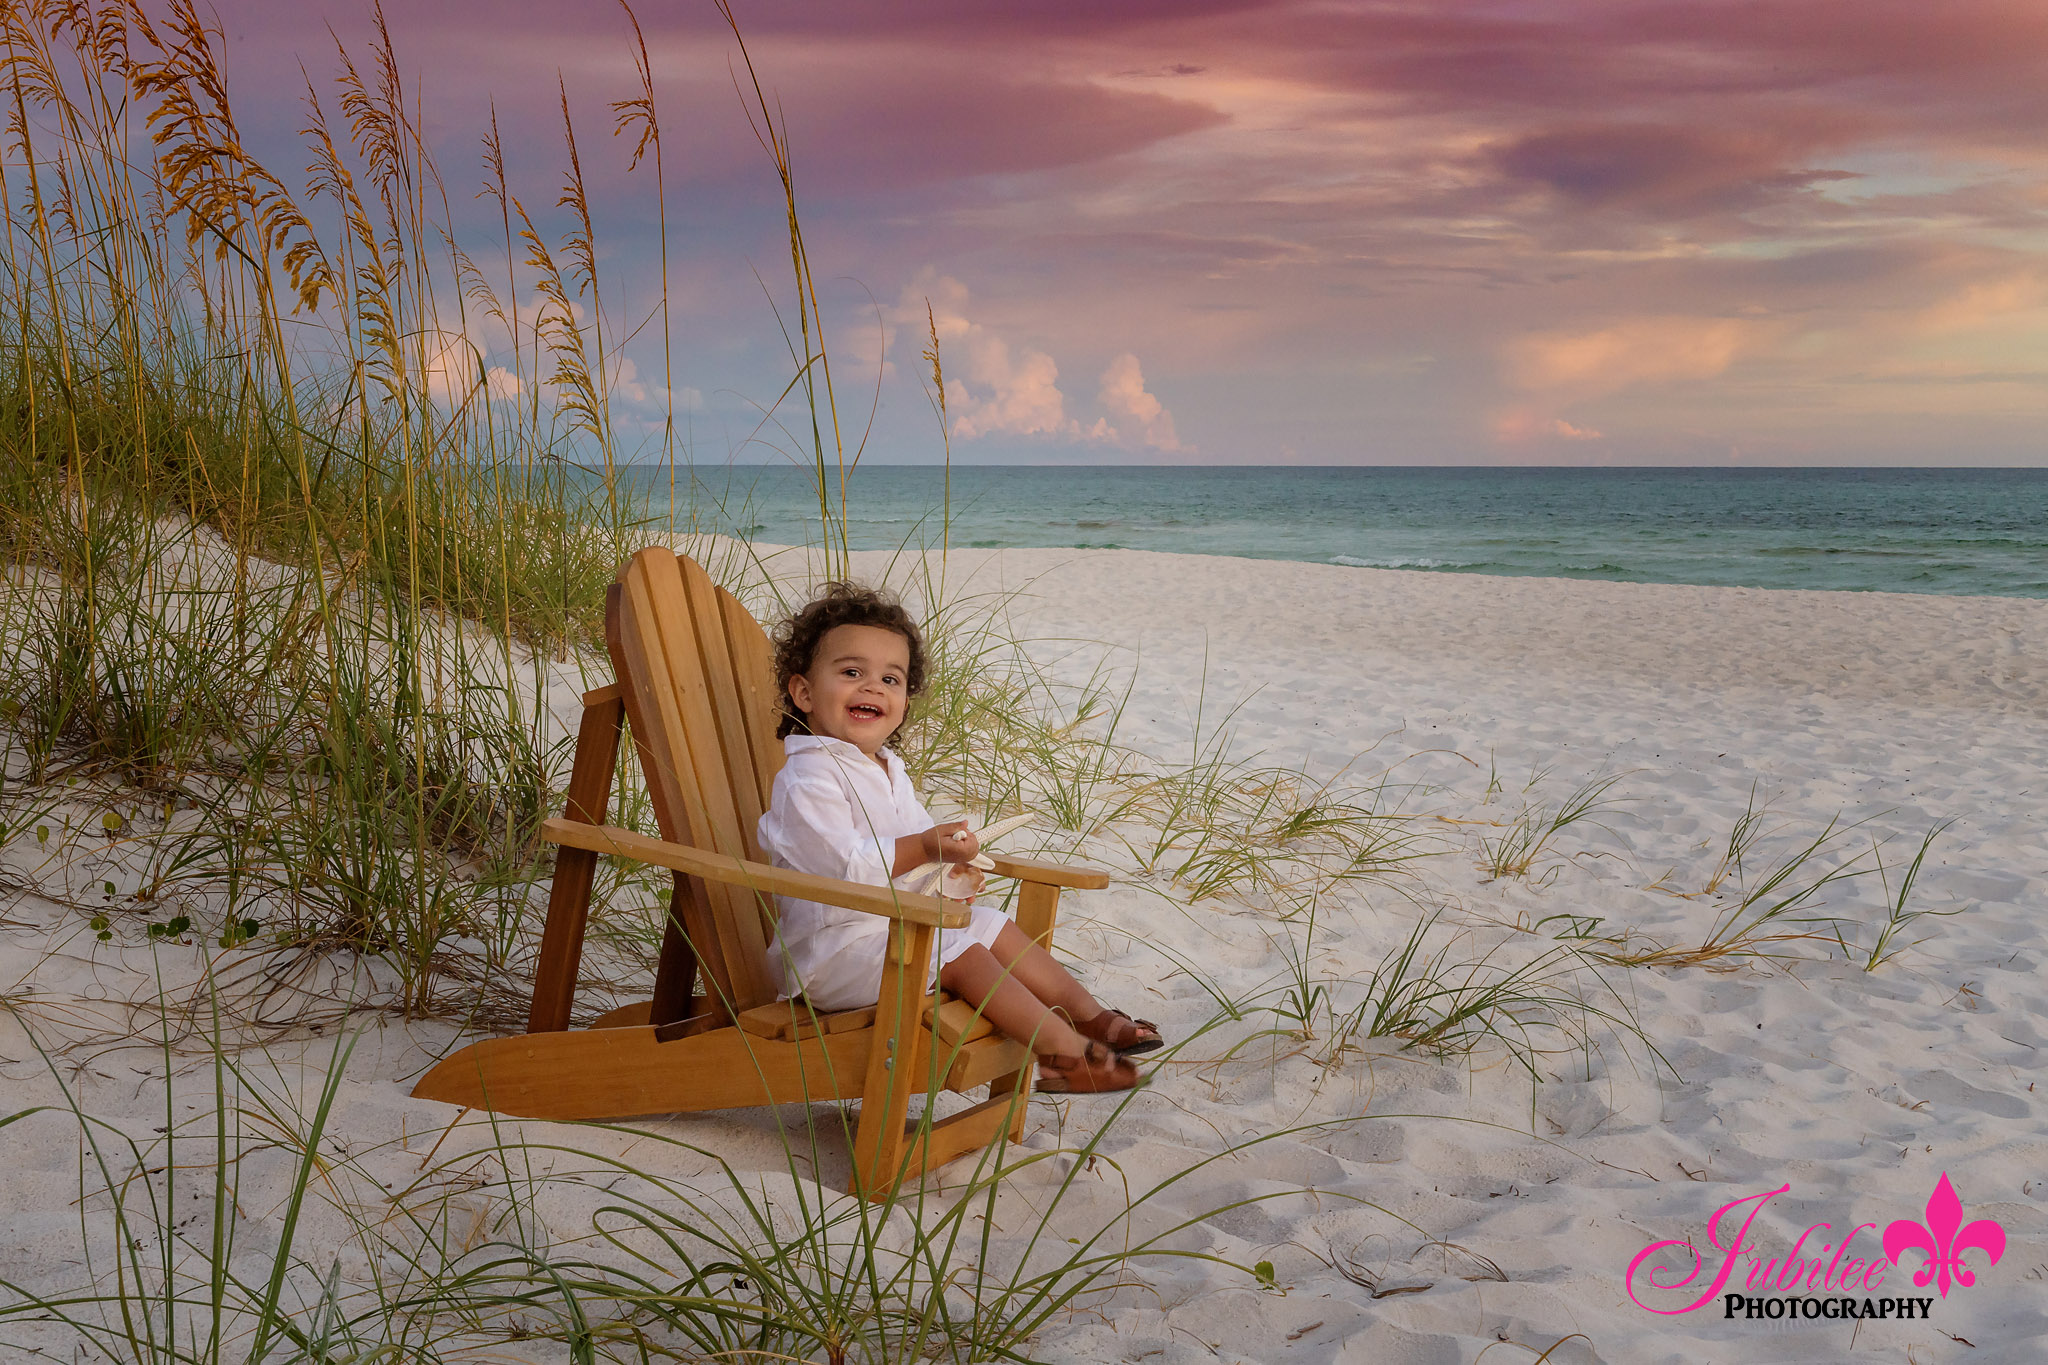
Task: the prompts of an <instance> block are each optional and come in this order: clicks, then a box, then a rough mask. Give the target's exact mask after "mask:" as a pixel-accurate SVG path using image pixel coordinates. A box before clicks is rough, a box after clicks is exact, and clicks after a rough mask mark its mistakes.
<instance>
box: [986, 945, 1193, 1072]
mask: <svg viewBox="0 0 2048 1365" xmlns="http://www.w3.org/2000/svg"><path fill="white" fill-rule="evenodd" d="M991 952H992V953H993V954H994V956H995V958H996V960H997V961H998V962H1001V963H1003V964H1004V965H1005V966H1007V967H1008V968H1009V969H1010V974H1011V975H1012V976H1013V977H1015V978H1016V979H1017V980H1018V981H1020V982H1022V983H1023V984H1024V985H1025V986H1027V987H1029V988H1030V990H1031V993H1032V994H1033V995H1035V996H1037V997H1038V998H1039V999H1040V1000H1042V1001H1044V1002H1045V1003H1046V1004H1047V1005H1049V1006H1051V1007H1052V1008H1053V1009H1055V1010H1058V1011H1060V1012H1061V1013H1063V1014H1065V1015H1066V1018H1067V1022H1068V1023H1070V1024H1075V1025H1078V1026H1080V1032H1081V1036H1082V1037H1083V1038H1093V1039H1096V1040H1097V1041H1098V1042H1103V1043H1107V1044H1109V1045H1110V1046H1111V1047H1116V1048H1123V1049H1127V1050H1130V1051H1135V1052H1149V1051H1151V1050H1152V1049H1154V1048H1156V1047H1159V1046H1160V1045H1161V1044H1160V1041H1159V1033H1158V1030H1157V1029H1155V1028H1154V1027H1153V1026H1152V1025H1150V1024H1149V1023H1147V1022H1146V1021H1144V1020H1141V1019H1139V1020H1134V1019H1127V1018H1124V1017H1123V1016H1121V1015H1115V1014H1109V1013H1106V1012H1105V1011H1104V1010H1103V1008H1102V1004H1101V1002H1100V1001H1098V1000H1097V999H1096V998H1095V997H1094V996H1092V995H1090V994H1089V993H1088V991H1087V989H1086V988H1085V987H1083V986H1082V985H1081V983H1080V982H1078V981H1076V980H1074V977H1073V974H1072V973H1071V972H1069V971H1068V970H1067V969H1066V968H1065V967H1062V966H1060V964H1059V963H1058V962H1057V961H1055V960H1054V958H1053V955H1052V954H1051V953H1048V952H1047V951H1045V949H1043V948H1041V947H1039V946H1038V943H1037V941H1036V940H1035V939H1033V938H1031V937H1030V936H1029V935H1027V934H1026V933H1025V932H1024V931H1023V930H1022V929H1019V928H1018V927H1017V926H1016V925H1014V924H1005V925H1004V926H1003V927H1002V931H1001V932H1000V933H998V934H997V935H996V941H995V945H994V947H993V948H992V949H991Z"/></svg>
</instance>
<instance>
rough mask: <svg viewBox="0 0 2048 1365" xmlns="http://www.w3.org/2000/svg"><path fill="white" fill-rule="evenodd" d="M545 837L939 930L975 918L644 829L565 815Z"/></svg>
mask: <svg viewBox="0 0 2048 1365" xmlns="http://www.w3.org/2000/svg"><path fill="white" fill-rule="evenodd" d="M540 837H541V838H543V839H545V840H547V841H548V842H549V843H551V844H561V845H563V846H564V847H567V848H580V849H584V850H586V851H588V852H591V853H604V854H610V855H613V856H615V857H620V858H630V859H632V860H633V861H635V862H641V863H650V864H652V865H654V866H655V867H667V868H673V869H674V870H675V871H677V872H687V873H689V874H690V875H691V876H693V877H702V878H704V879H705V880H706V881H714V882H723V883H725V884H726V885H728V886H744V887H746V888H748V889H749V890H753V891H758V892H762V893H766V894H773V895H778V896H795V897H797V898H798V899H799V900H807V901H822V902H823V903H824V904H826V905H836V906H838V907H839V908H841V909H842V910H858V911H860V912H862V913H863V914H868V915H881V916H883V917H884V918H886V919H896V920H903V921H905V922H907V923H910V924H929V925H931V926H932V927H934V928H937V929H959V928H963V927H965V926H966V924H967V923H968V921H969V920H970V919H971V918H972V917H971V916H970V915H969V914H968V912H967V909H966V907H965V906H963V905H961V904H960V903H959V902H957V901H944V900H941V899H940V898H939V897H937V896H916V895H912V894H911V893H910V892H908V891H897V890H895V889H894V888H892V887H887V886H868V885H866V884H864V883H861V882H843V881H840V880H838V879H837V878H834V877H820V876H816V875H814V874H813V873H809V872H792V871H790V870H789V869H788V868H786V867H771V866H770V865H769V864H767V863H753V862H748V861H746V860H745V859H742V858H730V857H727V856H726V855H725V854H723V853H706V852H705V851H704V850H703V849H701V848H691V847H690V846H689V845H687V844H672V843H669V842H668V841H667V840H665V839H651V838H649V837H648V836H647V835H645V834H635V833H634V832H633V831H632V830H629V829H620V828H618V827H617V826H615V825H586V824H584V823H583V822H582V821H580V820H564V819H561V818H559V817H557V818H555V819H552V820H547V821H543V822H542V824H541V827H540Z"/></svg>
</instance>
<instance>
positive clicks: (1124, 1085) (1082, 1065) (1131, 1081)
mask: <svg viewBox="0 0 2048 1365" xmlns="http://www.w3.org/2000/svg"><path fill="white" fill-rule="evenodd" d="M1144 1083H1145V1078H1144V1077H1142V1076H1140V1075H1139V1074H1138V1068H1137V1067H1136V1066H1134V1065H1133V1064H1132V1063H1130V1062H1128V1061H1126V1060H1125V1059H1124V1058H1122V1057H1119V1056H1118V1055H1117V1054H1116V1053H1114V1052H1111V1051H1110V1050H1109V1049H1108V1048H1106V1047H1104V1046H1103V1045H1102V1044H1101V1043H1098V1042H1095V1041H1093V1040H1092V1039H1091V1040H1090V1041H1089V1043H1088V1048H1087V1050H1086V1051H1085V1052H1083V1053H1082V1054H1081V1055H1080V1056H1078V1057H1040V1058H1039V1059H1038V1090H1039V1093H1040V1094H1044V1095H1099V1094H1102V1093H1103V1092H1105V1091H1110V1090H1135V1089H1137V1088H1138V1087H1139V1086H1141V1085H1143V1084H1144Z"/></svg>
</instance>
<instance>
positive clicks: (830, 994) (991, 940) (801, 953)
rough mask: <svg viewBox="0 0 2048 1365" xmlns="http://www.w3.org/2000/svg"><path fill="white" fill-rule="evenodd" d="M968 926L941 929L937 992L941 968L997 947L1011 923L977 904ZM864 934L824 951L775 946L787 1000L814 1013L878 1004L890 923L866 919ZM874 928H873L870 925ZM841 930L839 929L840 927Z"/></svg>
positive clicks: (840, 938)
mask: <svg viewBox="0 0 2048 1365" xmlns="http://www.w3.org/2000/svg"><path fill="white" fill-rule="evenodd" d="M968 913H969V914H970V915H971V916H972V918H971V919H970V920H969V922H968V923H967V925H966V927H965V928H961V929H941V930H939V945H938V946H939V950H938V952H937V953H936V954H935V956H936V957H937V958H938V961H937V962H935V963H934V964H933V965H932V984H933V986H934V988H936V986H937V983H938V971H939V968H941V967H944V966H945V965H946V964H947V963H949V962H951V961H953V960H954V959H955V958H957V957H959V956H960V954H962V953H964V952H966V951H967V950H968V949H969V948H972V947H974V946H975V945H977V944H979V945H980V946H981V947H983V948H991V947H994V946H995V941H996V935H997V934H1000V933H1001V932H1002V931H1003V926H1004V925H1006V924H1008V923H1009V922H1010V917H1009V916H1008V915H1005V914H1004V913H1003V912H1002V911H1000V910H996V909H993V908H991V907H989V906H986V905H979V904H977V905H975V906H973V907H971V908H970V909H969V911H968ZM862 920H863V921H865V922H864V923H862V924H861V925H860V926H859V929H858V931H856V932H852V933H846V932H844V931H842V932H840V933H836V934H834V936H833V937H834V938H835V940H836V942H835V943H834V944H833V945H832V946H831V947H830V948H829V949H828V950H827V951H824V952H817V951H806V950H807V949H815V948H816V947H817V946H818V945H813V944H806V943H792V944H784V943H783V942H782V940H781V939H780V937H778V938H777V939H776V941H775V943H774V944H772V945H771V946H770V948H769V952H770V953H771V954H773V955H774V957H775V959H776V966H777V968H778V969H779V970H780V971H781V973H782V987H783V989H782V998H783V999H785V1000H787V999H790V998H792V997H794V996H798V995H801V996H802V997H803V998H804V1000H805V1001H806V1002H807V1003H808V1004H809V1005H810V1007H811V1008H812V1009H814V1010H818V1011H820V1012H822V1013H830V1012H832V1011H834V1010H857V1009H864V1008H866V1007H867V1006H869V1005H872V1004H874V1003H875V1001H877V1000H878V999H880V998H881V995H882V960H883V958H884V957H886V956H887V955H888V951H889V922H888V921H887V920H885V919H882V918H881V917H879V916H874V915H864V916H862ZM870 925H872V928H870V927H869V926H870ZM836 927H837V926H835V928H836Z"/></svg>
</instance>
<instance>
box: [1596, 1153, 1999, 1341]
mask: <svg viewBox="0 0 2048 1365" xmlns="http://www.w3.org/2000/svg"><path fill="white" fill-rule="evenodd" d="M1791 1188H1792V1187H1791V1185H1789V1184H1786V1185H1780V1186H1779V1187H1778V1188H1777V1189H1775V1190H1764V1191H1762V1192H1760V1193H1757V1194H1749V1195H1744V1196H1743V1197H1742V1198H1740V1199H1735V1200H1731V1201H1729V1202H1728V1203H1726V1204H1723V1205H1722V1206H1721V1207H1720V1208H1718V1209H1716V1210H1714V1216H1713V1217H1712V1218H1710V1219H1708V1220H1707V1242H1708V1244H1709V1245H1710V1246H1711V1247H1712V1249H1713V1251H1714V1253H1715V1257H1714V1259H1711V1260H1710V1259H1709V1258H1708V1257H1706V1256H1704V1255H1702V1254H1701V1252H1700V1250H1699V1248H1698V1247H1696V1246H1694V1245H1693V1244H1692V1242H1691V1241H1690V1240H1688V1239H1686V1238H1682V1237H1681V1238H1673V1239H1672V1240H1670V1241H1664V1242H1658V1243H1656V1244H1654V1245H1652V1246H1647V1247H1644V1248H1643V1250H1642V1251H1641V1252H1639V1253H1638V1254H1637V1256H1636V1258H1635V1259H1634V1260H1633V1261H1630V1262H1629V1265H1628V1275H1627V1278H1626V1279H1625V1281H1624V1285H1625V1287H1626V1288H1627V1290H1628V1296H1629V1299H1630V1301H1631V1302H1633V1303H1634V1304H1635V1305H1636V1306H1637V1307H1638V1308H1641V1309H1644V1310H1646V1311H1648V1312H1651V1313H1666V1314H1669V1313H1693V1312H1698V1311H1700V1310H1701V1309H1708V1310H1709V1311H1711V1309H1712V1308H1713V1307H1716V1306H1718V1307H1719V1308H1720V1309H1721V1316H1722V1317H1723V1318H1739V1319H1741V1320H1744V1321H1751V1320H1755V1319H1759V1318H1764V1319H1786V1318H1857V1319H1874V1320H1877V1321H1884V1320H1887V1319H1894V1320H1903V1319H1920V1318H1925V1317H1926V1316H1927V1315H1928V1313H1929V1311H1930V1310H1931V1309H1932V1308H1933V1306H1934V1301H1935V1299H1936V1297H1937V1296H1938V1297H1940V1298H1943V1299H1946V1298H1947V1297H1948V1294H1949V1290H1951V1289H1954V1288H1965V1289H1966V1288H1969V1287H1970V1286H1972V1285H1974V1284H1976V1282H1977V1278H1976V1273H1975V1272H1973V1271H1972V1270H1971V1268H1970V1265H1969V1263H1968V1261H1967V1260H1966V1259H1965V1253H1967V1252H1970V1251H1979V1252H1982V1253H1983V1255H1984V1257H1985V1261H1984V1264H1985V1265H1986V1266H1994V1265H1997V1264H1998V1258H1999V1257H2000V1256H2003V1255H2004V1254H2005V1229H2004V1228H2003V1227H2000V1226H1999V1225H1998V1224H1997V1223H1996V1222H1994V1221H1992V1220H1991V1219H1989V1218H1979V1219H1977V1220H1976V1221H1974V1222H1971V1223H1965V1222H1964V1221H1963V1203H1962V1200H1961V1199H1959V1198H1958V1197H1957V1196H1956V1190H1955V1186H1954V1185H1952V1184H1950V1183H1949V1178H1948V1173H1947V1172H1946V1171H1944V1172H1942V1176H1941V1179H1940V1180H1939V1181H1937V1182H1936V1183H1935V1186H1934V1192H1933V1193H1932V1194H1930V1195H1928V1196H1927V1207H1926V1210H1925V1221H1924V1222H1922V1221H1916V1220H1914V1219H1910V1218H1900V1219H1896V1220H1894V1221H1893V1222H1892V1223H1890V1224H1889V1225H1888V1226H1886V1228H1885V1229H1884V1232H1883V1234H1882V1236H1881V1237H1879V1236H1877V1235H1875V1234H1876V1233H1877V1224H1875V1223H1857V1224H1854V1225H1852V1226H1851V1227H1850V1228H1849V1231H1848V1232H1847V1234H1846V1235H1844V1234H1841V1233H1839V1232H1838V1231H1837V1230H1836V1227H1835V1225H1834V1224H1832V1223H1815V1224H1813V1225H1812V1226H1811V1227H1809V1228H1807V1229H1806V1231H1804V1232H1802V1233H1800V1234H1799V1237H1798V1239H1797V1240H1796V1241H1794V1242H1793V1243H1792V1245H1791V1247H1789V1248H1788V1249H1786V1250H1785V1252H1784V1253H1783V1254H1782V1255H1780V1256H1774V1257H1766V1256H1765V1255H1764V1254H1763V1249H1762V1248H1761V1247H1760V1246H1759V1245H1758V1244H1757V1242H1756V1241H1755V1240H1754V1239H1753V1238H1752V1235H1751V1229H1752V1228H1753V1227H1754V1226H1755V1224H1756V1217H1757V1215H1758V1214H1759V1213H1761V1212H1763V1209H1764V1206H1765V1205H1766V1204H1768V1203H1770V1202H1771V1201H1772V1200H1773V1199H1776V1198H1777V1197H1778V1196H1779V1195H1781V1194H1785V1193H1787V1192H1789V1191H1790V1190H1791ZM1738 1220H1739V1221H1740V1224H1741V1225H1740V1226H1739V1227H1735V1224H1736V1222H1737V1221H1738ZM1729 1228H1734V1231H1733V1234H1732V1235H1730V1236H1728V1238H1727V1240H1726V1241H1725V1242H1724V1241H1723V1240H1722V1238H1723V1234H1724V1232H1726V1231H1727V1230H1728V1229H1729ZM1866 1233H1868V1234H1872V1235H1871V1236H1868V1237H1866V1236H1865V1235H1864V1234H1866ZM1679 1255H1684V1256H1689V1257H1690V1258H1691V1261H1692V1270H1691V1272H1690V1273H1688V1274H1686V1275H1685V1277H1684V1278H1683V1279H1670V1280H1667V1279H1663V1278H1660V1273H1666V1274H1670V1275H1676V1274H1678V1269H1676V1268H1674V1267H1672V1266H1671V1265H1670V1264H1669V1262H1670V1261H1672V1260H1674V1259H1676V1258H1677V1257H1678V1256H1679ZM1916 1261H1917V1262H1918V1263H1919V1265H1918V1269H1917V1270H1915V1271H1914V1273H1913V1277H1912V1285H1913V1287H1914V1288H1917V1289H1926V1288H1928V1287H1929V1286H1932V1287H1933V1288H1934V1290H1935V1293H1934V1294H1929V1295H1902V1294H1900V1293H1899V1292H1898V1290H1899V1288H1900V1286H1898V1285H1893V1286H1891V1287H1890V1288H1889V1289H1887V1288H1886V1285H1885V1277H1886V1275H1887V1274H1888V1273H1889V1272H1891V1271H1893V1270H1900V1271H1904V1270H1906V1269H1907V1268H1908V1263H1909V1262H1916ZM1710 1266H1712V1267H1714V1271H1713V1278H1712V1280H1711V1282H1709V1283H1707V1284H1706V1285H1705V1287H1704V1288H1700V1287H1698V1286H1699V1285H1700V1283H1701V1281H1702V1279H1703V1278H1704V1277H1705V1276H1706V1275H1707V1273H1708V1269H1709V1267H1710ZM1738 1278H1739V1282H1740V1285H1741V1287H1740V1288H1739V1289H1738V1288H1735V1287H1734V1286H1735V1284H1736V1283H1737V1282H1738ZM1638 1290H1643V1291H1646V1292H1649V1293H1650V1294H1651V1297H1652V1298H1653V1299H1654V1300H1657V1301H1658V1302H1650V1303H1645V1302H1644V1301H1643V1299H1642V1297H1640V1296H1639V1294H1638V1292H1637V1291H1638ZM1670 1294H1681V1295H1685V1296H1688V1297H1687V1301H1686V1302H1683V1303H1679V1304H1676V1305H1675V1306H1659V1304H1660V1303H1664V1304H1667V1305H1668V1303H1669V1300H1668V1299H1667V1298H1666V1296H1667V1295H1670Z"/></svg>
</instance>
